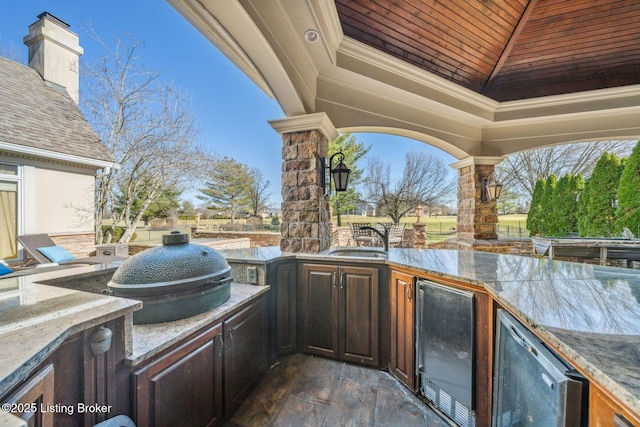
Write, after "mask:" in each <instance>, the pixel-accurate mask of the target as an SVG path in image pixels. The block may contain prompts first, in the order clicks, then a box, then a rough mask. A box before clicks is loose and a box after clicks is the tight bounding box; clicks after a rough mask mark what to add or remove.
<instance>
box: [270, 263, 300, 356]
mask: <svg viewBox="0 0 640 427" xmlns="http://www.w3.org/2000/svg"><path fill="white" fill-rule="evenodd" d="M275 280H276V284H275V288H276V289H275V292H274V296H275V339H276V343H275V345H276V354H277V355H278V356H283V355H286V354H291V353H295V352H296V350H297V336H296V335H297V327H296V323H297V318H296V316H297V295H298V293H297V290H298V281H297V264H296V263H295V262H290V263H286V264H281V265H278V266H277V268H276V279H275Z"/></svg>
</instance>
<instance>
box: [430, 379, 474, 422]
mask: <svg viewBox="0 0 640 427" xmlns="http://www.w3.org/2000/svg"><path fill="white" fill-rule="evenodd" d="M422 394H423V395H424V397H426V398H427V399H429V400H430V401H431V402H433V404H435V405H436V407H437V408H438V409H440V410H441V411H442V412H443V413H444V414H445V415H447V416H448V417H449V418H451V419H452V420H453V421H454V422H455V423H456V424H457V425H458V426H460V427H472V425H473V424H472V419H471V413H470V412H469V409H468V408H467V407H466V406H464V405H463V404H461V403H460V402H458V401H457V400H455V399H454V398H452V397H451V395H449V393H447V392H446V391H444V390H442V389H440V388H438V387H437V386H436V385H435V384H434V383H433V382H431V381H425V384H424V385H423V387H422Z"/></svg>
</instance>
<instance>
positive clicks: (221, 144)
mask: <svg viewBox="0 0 640 427" xmlns="http://www.w3.org/2000/svg"><path fill="white" fill-rule="evenodd" d="M44 11H47V12H50V13H52V14H53V15H55V16H57V17H58V18H60V19H62V20H63V21H65V22H67V23H68V24H69V25H70V26H71V30H72V31H73V32H75V33H76V34H78V35H79V36H80V45H81V46H82V47H83V49H84V55H83V57H82V59H81V61H90V62H91V61H93V60H95V59H96V58H97V57H99V56H102V55H103V54H104V52H103V51H102V50H101V49H100V48H99V47H98V45H97V44H96V43H95V42H94V41H93V40H92V39H91V38H90V37H89V36H88V35H87V34H86V32H85V28H87V27H88V26H92V27H93V28H94V29H95V31H96V33H97V34H98V35H100V37H102V39H103V40H104V41H105V42H107V44H110V45H113V44H114V42H115V40H116V38H117V37H118V36H119V35H121V34H123V33H130V34H132V35H133V37H134V39H135V40H140V41H144V43H145V49H144V50H143V51H142V55H143V59H142V62H143V63H144V65H145V67H147V68H150V69H153V70H155V71H157V72H159V73H160V75H161V78H162V79H163V80H165V81H171V82H173V83H175V84H176V85H177V86H178V87H180V89H181V90H182V91H184V92H186V93H188V94H189V95H190V96H191V99H192V107H193V113H194V115H195V117H196V120H197V121H198V124H199V125H200V127H201V129H202V133H201V135H200V142H201V143H202V144H204V145H206V146H207V147H209V149H210V150H211V151H212V152H214V153H217V154H218V155H220V156H229V157H233V158H235V159H236V160H238V161H240V162H242V163H245V164H247V165H249V166H252V167H257V168H259V169H260V170H261V171H262V173H263V175H264V177H265V178H266V179H268V180H269V181H270V182H271V190H270V191H271V193H272V196H271V199H272V202H273V204H274V205H276V206H279V203H280V201H281V198H280V170H281V163H282V159H281V154H280V153H281V139H280V136H279V135H278V134H277V133H276V132H275V131H274V130H273V129H272V128H271V126H270V125H269V123H268V122H267V121H268V120H272V119H279V118H282V117H283V116H284V115H283V113H282V110H281V109H280V107H279V106H278V104H277V102H276V101H275V100H273V99H271V98H269V97H268V96H266V95H265V94H264V93H263V92H262V91H261V90H260V89H258V87H257V86H255V85H254V84H253V83H252V82H251V81H250V80H249V79H248V78H247V77H246V76H245V75H244V74H242V73H241V72H240V71H239V70H237V69H236V67H235V66H234V65H233V64H232V63H231V62H230V61H229V60H227V59H226V57H224V55H222V54H221V53H220V52H218V50H217V49H216V48H215V47H214V46H213V45H212V44H211V43H210V42H209V41H207V40H206V39H205V38H204V37H203V36H202V35H201V34H200V33H199V32H197V31H196V30H195V29H194V28H193V27H192V26H191V25H190V24H189V23H188V22H187V21H186V20H185V19H184V18H183V17H182V16H181V15H180V14H178V12H176V11H175V10H174V9H173V7H171V5H169V3H167V2H166V1H162V0H129V1H122V0H110V1H97V0H46V1H45V0H24V1H15V0H0V47H1V48H3V49H5V50H6V49H10V48H12V47H13V49H15V50H17V51H18V52H20V54H21V55H22V58H23V62H25V61H26V57H27V48H26V46H24V44H23V43H22V38H23V37H24V36H25V35H26V34H27V28H28V26H29V25H30V24H32V23H33V22H35V21H37V16H38V15H39V14H40V13H42V12H44ZM80 96H82V94H80ZM246 118H249V120H247V119H246ZM356 137H357V139H358V141H360V142H364V143H365V144H367V145H371V147H372V149H371V151H370V152H369V156H376V157H379V158H381V159H382V160H383V161H384V162H386V163H391V164H394V165H403V164H404V156H405V153H406V152H408V151H426V152H428V153H430V154H432V155H434V156H437V157H440V158H441V159H442V160H443V161H445V162H446V163H447V164H448V163H451V162H453V161H455V159H454V158H453V157H451V156H449V155H447V154H446V153H444V152H443V151H441V150H438V149H435V148H433V147H430V146H428V145H426V144H423V143H420V142H417V141H413V140H410V139H406V138H400V137H393V136H389V135H377V134H357V135H356ZM394 172H397V173H401V172H402V170H401V168H398V170H397V171H394ZM452 175H453V170H452Z"/></svg>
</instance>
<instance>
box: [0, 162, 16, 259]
mask: <svg viewBox="0 0 640 427" xmlns="http://www.w3.org/2000/svg"><path fill="white" fill-rule="evenodd" d="M19 172H20V169H19V168H18V166H16V165H9V164H3V163H0V259H17V258H18V256H19V253H18V239H17V237H18V218H19V211H18V208H19V198H18V187H19V184H20V181H19V179H18V178H19Z"/></svg>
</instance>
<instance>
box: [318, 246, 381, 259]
mask: <svg viewBox="0 0 640 427" xmlns="http://www.w3.org/2000/svg"><path fill="white" fill-rule="evenodd" d="M327 255H329V256H336V257H342V256H343V257H357V258H379V259H385V258H387V253H386V252H385V251H383V250H381V249H370V248H335V249H331V250H330V251H329V252H327Z"/></svg>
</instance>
